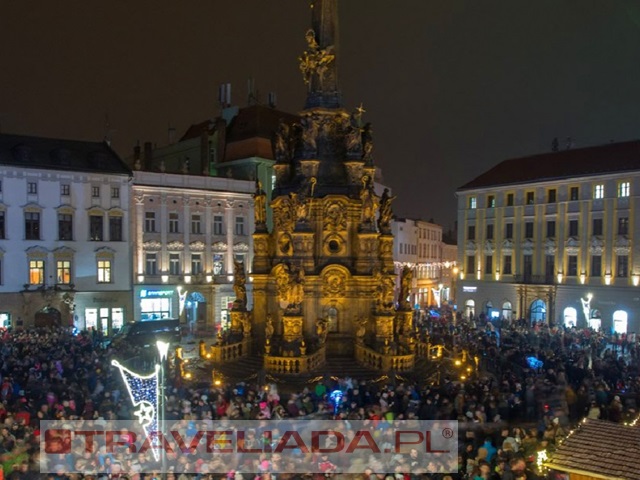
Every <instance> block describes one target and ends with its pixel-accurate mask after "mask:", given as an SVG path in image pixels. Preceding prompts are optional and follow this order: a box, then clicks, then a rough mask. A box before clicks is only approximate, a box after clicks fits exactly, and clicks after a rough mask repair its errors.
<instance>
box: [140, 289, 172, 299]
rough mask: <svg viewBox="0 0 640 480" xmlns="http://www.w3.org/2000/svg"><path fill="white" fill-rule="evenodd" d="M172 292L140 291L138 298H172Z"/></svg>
mask: <svg viewBox="0 0 640 480" xmlns="http://www.w3.org/2000/svg"><path fill="white" fill-rule="evenodd" d="M173 294H174V291H173V290H140V298H159V297H172V296H173Z"/></svg>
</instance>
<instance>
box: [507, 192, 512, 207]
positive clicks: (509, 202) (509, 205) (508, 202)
mask: <svg viewBox="0 0 640 480" xmlns="http://www.w3.org/2000/svg"><path fill="white" fill-rule="evenodd" d="M513 198H514V197H513V193H507V207H513Z"/></svg>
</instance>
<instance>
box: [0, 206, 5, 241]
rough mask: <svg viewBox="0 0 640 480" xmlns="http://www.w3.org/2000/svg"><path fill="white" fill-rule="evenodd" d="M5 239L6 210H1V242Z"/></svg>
mask: <svg viewBox="0 0 640 480" xmlns="http://www.w3.org/2000/svg"><path fill="white" fill-rule="evenodd" d="M5 238H6V237H5V228H4V210H0V240H4V239H5Z"/></svg>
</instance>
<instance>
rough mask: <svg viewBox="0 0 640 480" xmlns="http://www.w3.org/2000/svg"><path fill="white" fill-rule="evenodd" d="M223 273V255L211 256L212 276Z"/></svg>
mask: <svg viewBox="0 0 640 480" xmlns="http://www.w3.org/2000/svg"><path fill="white" fill-rule="evenodd" d="M223 273H224V253H215V254H214V255H213V274H214V275H222V274H223Z"/></svg>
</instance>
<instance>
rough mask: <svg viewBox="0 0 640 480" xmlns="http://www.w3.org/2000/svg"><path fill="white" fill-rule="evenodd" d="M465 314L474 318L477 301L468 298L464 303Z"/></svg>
mask: <svg viewBox="0 0 640 480" xmlns="http://www.w3.org/2000/svg"><path fill="white" fill-rule="evenodd" d="M464 314H465V315H466V317H467V318H472V317H473V316H474V315H475V314H476V302H474V301H473V300H467V301H466V303H465V304H464Z"/></svg>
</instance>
